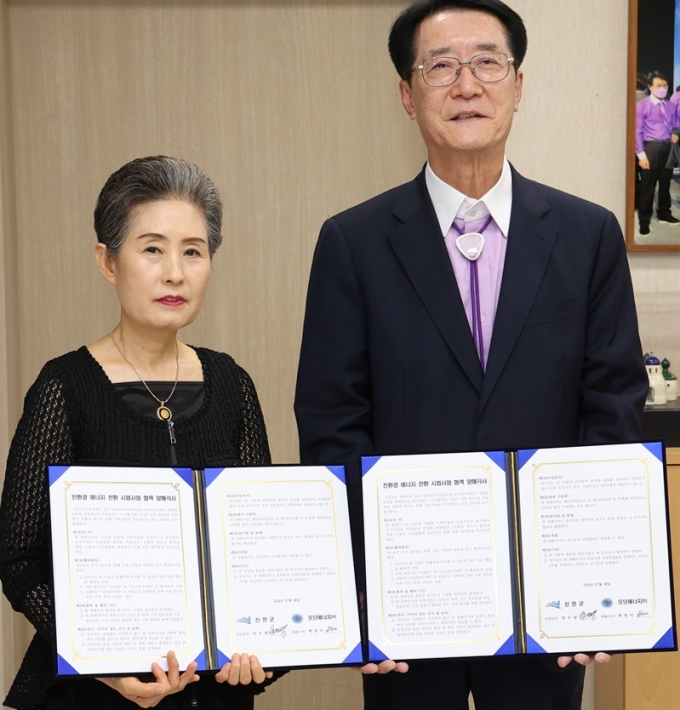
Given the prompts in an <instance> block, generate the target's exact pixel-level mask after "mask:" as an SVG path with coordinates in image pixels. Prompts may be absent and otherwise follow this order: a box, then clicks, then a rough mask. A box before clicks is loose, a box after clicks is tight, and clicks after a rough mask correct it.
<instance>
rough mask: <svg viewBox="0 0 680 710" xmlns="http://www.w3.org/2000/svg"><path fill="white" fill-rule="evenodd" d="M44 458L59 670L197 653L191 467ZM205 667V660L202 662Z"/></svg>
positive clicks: (106, 668) (139, 664) (118, 670)
mask: <svg viewBox="0 0 680 710" xmlns="http://www.w3.org/2000/svg"><path fill="white" fill-rule="evenodd" d="M186 474H187V472H186V471H185V472H182V471H179V472H178V471H175V470H173V469H171V468H108V467H95V466H70V467H69V466H51V467H50V468H49V482H50V513H51V533H52V559H53V570H54V574H53V581H54V599H55V632H56V649H57V656H56V662H57V673H58V675H66V676H68V675H86V674H92V673H96V674H101V675H106V674H122V673H126V674H131V673H148V672H149V671H150V670H151V664H152V663H153V662H154V661H155V662H157V663H159V664H160V665H161V667H163V668H165V669H167V662H166V659H165V654H166V653H167V652H168V651H169V650H174V651H175V653H176V654H177V657H178V660H179V662H180V666H181V667H182V668H184V667H186V666H187V665H188V664H189V663H190V662H191V661H193V660H194V659H202V658H203V657H204V653H203V652H204V633H203V620H202V608H201V585H200V574H199V564H198V541H197V535H196V527H195V524H194V505H195V500H194V490H193V486H192V484H191V471H188V474H189V475H188V476H187V475H186ZM201 667H202V668H204V667H205V665H204V663H203V664H202V666H201Z"/></svg>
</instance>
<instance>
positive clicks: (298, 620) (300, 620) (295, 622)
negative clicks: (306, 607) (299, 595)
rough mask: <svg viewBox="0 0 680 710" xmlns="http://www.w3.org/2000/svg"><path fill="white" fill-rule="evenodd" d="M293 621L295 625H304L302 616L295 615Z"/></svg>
mask: <svg viewBox="0 0 680 710" xmlns="http://www.w3.org/2000/svg"><path fill="white" fill-rule="evenodd" d="M292 619H293V623H294V624H301V623H302V614H293V616H292Z"/></svg>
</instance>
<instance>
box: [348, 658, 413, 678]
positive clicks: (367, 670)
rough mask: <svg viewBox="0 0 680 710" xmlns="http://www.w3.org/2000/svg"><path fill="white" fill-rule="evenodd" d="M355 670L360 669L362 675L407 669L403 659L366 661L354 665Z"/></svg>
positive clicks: (404, 670) (400, 671) (397, 671)
mask: <svg viewBox="0 0 680 710" xmlns="http://www.w3.org/2000/svg"><path fill="white" fill-rule="evenodd" d="M354 670H355V671H361V673H363V674H364V675H372V674H373V673H380V674H384V673H391V672H392V671H394V672H395V673H406V671H408V663H406V662H405V661H399V662H397V661H380V663H367V664H366V665H365V666H361V667H356V666H355V667H354Z"/></svg>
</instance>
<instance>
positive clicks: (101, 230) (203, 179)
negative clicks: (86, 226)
mask: <svg viewBox="0 0 680 710" xmlns="http://www.w3.org/2000/svg"><path fill="white" fill-rule="evenodd" d="M156 200H182V201H184V202H188V203H189V204H192V205H194V206H195V207H197V208H198V209H199V210H200V211H201V212H202V213H203V216H204V217H205V227H206V230H207V232H208V251H209V253H210V256H211V257H212V256H213V254H214V253H215V252H216V251H217V248H218V247H219V245H220V244H221V243H222V202H221V200H220V196H219V194H218V192H217V188H216V187H215V185H214V184H213V181H212V180H211V179H210V178H209V177H208V176H207V175H206V174H205V173H204V172H203V171H202V170H201V169H200V168H199V167H198V166H197V165H194V164H193V163H189V162H188V161H186V160H180V159H179V158H168V157H166V156H164V155H155V156H151V157H148V158H136V159H135V160H131V161H130V162H129V163H126V164H125V165H123V167H122V168H120V169H118V170H116V172H115V173H113V175H111V176H110V177H109V179H108V180H107V181H106V184H105V185H104V187H103V188H102V191H101V192H100V193H99V197H98V198H97V205H96V207H95V209H94V231H95V232H96V233H97V239H98V240H99V241H100V242H101V243H102V244H104V245H105V246H106V251H107V252H108V253H109V255H110V256H111V257H113V258H114V259H117V258H118V256H119V254H120V250H121V247H122V246H123V240H124V239H125V236H126V235H127V233H128V232H129V231H130V226H131V220H132V212H133V210H134V209H135V207H138V206H139V205H142V204H144V203H146V202H154V201H156Z"/></svg>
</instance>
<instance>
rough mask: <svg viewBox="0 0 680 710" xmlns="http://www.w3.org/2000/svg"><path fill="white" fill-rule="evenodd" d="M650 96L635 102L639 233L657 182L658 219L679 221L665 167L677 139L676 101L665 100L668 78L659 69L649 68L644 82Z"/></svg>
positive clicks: (646, 231)
mask: <svg viewBox="0 0 680 710" xmlns="http://www.w3.org/2000/svg"><path fill="white" fill-rule="evenodd" d="M647 86H648V88H649V94H650V95H649V96H648V97H647V98H646V99H643V100H642V101H638V102H637V104H636V106H635V154H636V155H637V158H638V162H639V166H640V196H639V203H638V218H639V220H640V234H641V235H643V236H644V235H647V234H649V231H650V227H649V223H650V222H651V220H652V212H653V211H654V191H655V189H656V186H657V183H658V185H659V197H658V205H657V211H656V214H657V217H658V218H659V221H660V222H667V223H669V224H678V223H680V220H679V219H678V218H677V217H674V216H673V215H672V214H671V192H670V186H671V178H672V177H673V171H672V170H671V169H670V168H667V167H666V162H667V161H668V156H669V155H670V152H671V144H672V143H677V142H678V136H677V135H674V133H673V129H674V128H677V126H678V123H679V122H678V104H677V100H676V101H667V100H666V96H667V95H668V81H667V80H666V78H665V77H664V76H663V75H662V74H660V73H659V72H652V73H651V74H650V75H649V79H648V82H647Z"/></svg>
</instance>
